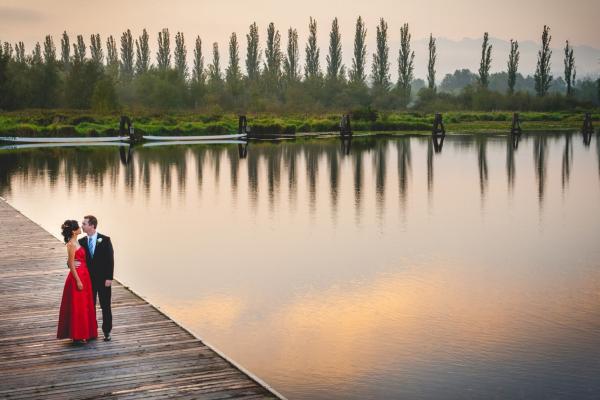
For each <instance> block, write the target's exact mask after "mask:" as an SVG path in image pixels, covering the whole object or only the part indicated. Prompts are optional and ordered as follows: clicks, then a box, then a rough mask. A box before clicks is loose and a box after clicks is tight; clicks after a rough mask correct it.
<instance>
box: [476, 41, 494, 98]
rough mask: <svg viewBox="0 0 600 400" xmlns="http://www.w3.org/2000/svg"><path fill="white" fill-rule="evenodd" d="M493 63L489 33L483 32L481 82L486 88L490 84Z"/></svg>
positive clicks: (480, 67)
mask: <svg viewBox="0 0 600 400" xmlns="http://www.w3.org/2000/svg"><path fill="white" fill-rule="evenodd" d="M491 65H492V45H491V44H489V37H488V33H487V32H485V33H484V34H483V43H482V44H481V61H480V63H479V78H478V80H479V84H480V85H481V87H483V88H486V89H487V87H488V84H489V78H490V67H491Z"/></svg>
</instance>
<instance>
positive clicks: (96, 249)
mask: <svg viewBox="0 0 600 400" xmlns="http://www.w3.org/2000/svg"><path fill="white" fill-rule="evenodd" d="M97 227H98V220H97V219H96V217H94V216H93V215H86V216H85V217H83V222H82V223H81V229H82V230H83V232H85V233H86V234H87V237H83V238H81V239H79V244H80V245H82V246H83V248H84V249H85V253H86V263H87V266H88V270H89V271H90V278H91V280H92V293H93V296H94V305H96V298H99V299H100V308H102V331H103V332H104V341H105V342H108V341H109V340H110V339H111V338H110V331H111V330H112V311H111V309H110V297H111V285H112V281H113V270H114V265H115V261H114V252H113V247H112V243H111V242H110V238H109V237H108V236H104V235H102V234H100V233H98V232H96V228H97Z"/></svg>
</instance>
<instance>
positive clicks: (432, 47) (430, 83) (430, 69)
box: [427, 33, 437, 91]
mask: <svg viewBox="0 0 600 400" xmlns="http://www.w3.org/2000/svg"><path fill="white" fill-rule="evenodd" d="M435 42H436V40H435V38H434V37H433V34H431V33H430V34H429V59H428V61H427V87H428V88H429V89H431V90H434V91H435V62H436V61H437V46H436V44H435Z"/></svg>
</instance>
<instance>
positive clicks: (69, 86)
mask: <svg viewBox="0 0 600 400" xmlns="http://www.w3.org/2000/svg"><path fill="white" fill-rule="evenodd" d="M102 76H103V72H102V69H101V66H99V65H98V64H96V63H94V62H92V61H90V60H83V61H79V59H78V58H76V59H75V60H74V62H73V65H72V66H71V71H70V72H69V75H68V76H67V80H66V87H65V101H66V104H67V106H69V107H71V108H76V109H86V108H90V107H91V103H92V94H93V92H94V89H95V87H96V83H97V82H98V81H99V80H100V79H102Z"/></svg>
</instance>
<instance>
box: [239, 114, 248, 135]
mask: <svg viewBox="0 0 600 400" xmlns="http://www.w3.org/2000/svg"><path fill="white" fill-rule="evenodd" d="M248 130H249V129H248V120H247V119H246V116H245V115H240V117H239V119H238V134H240V135H243V134H247V133H248Z"/></svg>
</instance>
